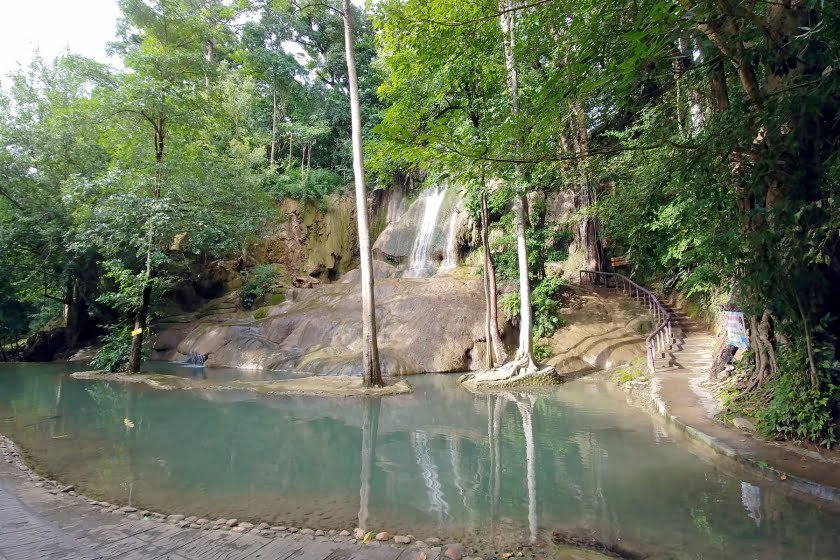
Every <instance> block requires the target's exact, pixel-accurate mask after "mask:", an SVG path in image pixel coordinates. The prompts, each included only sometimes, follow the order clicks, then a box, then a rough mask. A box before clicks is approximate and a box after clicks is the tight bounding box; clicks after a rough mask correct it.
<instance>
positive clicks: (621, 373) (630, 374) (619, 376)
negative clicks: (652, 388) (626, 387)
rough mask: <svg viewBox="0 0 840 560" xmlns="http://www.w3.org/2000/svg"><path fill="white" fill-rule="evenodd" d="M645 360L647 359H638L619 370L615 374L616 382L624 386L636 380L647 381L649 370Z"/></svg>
mask: <svg viewBox="0 0 840 560" xmlns="http://www.w3.org/2000/svg"><path fill="white" fill-rule="evenodd" d="M644 360H645V358H643V357H641V358H636V359H633V360H632V361H631V362H630V363H629V364H627V365H626V366H624V367H621V368H618V369H617V370H616V371H615V373H614V374H613V376H614V377H615V379H616V381H618V383H620V384H622V385H623V384H624V383H627V382H628V381H633V380H635V379H646V378H647V369H646V364H645V362H644Z"/></svg>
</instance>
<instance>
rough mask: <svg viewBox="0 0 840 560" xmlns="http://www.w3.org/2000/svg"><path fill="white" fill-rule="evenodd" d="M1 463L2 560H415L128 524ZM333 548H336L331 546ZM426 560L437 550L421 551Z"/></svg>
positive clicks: (410, 551) (286, 540) (340, 540)
mask: <svg viewBox="0 0 840 560" xmlns="http://www.w3.org/2000/svg"><path fill="white" fill-rule="evenodd" d="M36 484H37V483H36V482H34V481H33V480H32V479H31V478H30V475H29V473H28V472H27V471H25V470H21V468H20V467H19V466H16V465H15V464H10V463H7V462H6V461H0V560H98V559H112V558H113V559H120V560H153V559H159V560H291V559H292V558H294V559H295V560H363V559H364V560H416V559H417V558H418V557H420V550H419V549H418V548H417V547H416V546H415V545H413V544H412V545H408V546H400V545H395V544H390V543H378V542H373V543H371V544H368V545H362V544H360V543H350V542H349V537H348V538H344V537H339V536H333V537H328V536H323V537H316V536H313V535H300V534H288V533H287V534H279V535H277V536H274V537H271V538H267V537H263V536H259V535H251V534H244V533H235V532H231V531H222V530H215V529H214V530H201V529H190V528H185V529H182V528H179V527H178V526H176V525H171V524H167V523H160V522H155V521H146V520H142V519H129V518H128V517H126V516H125V515H115V514H113V513H103V512H102V511H101V508H98V507H94V506H90V505H88V503H87V501H86V500H84V499H83V498H81V497H75V496H70V495H68V494H64V493H60V492H58V493H56V494H52V493H50V492H49V491H47V490H46V489H45V488H44V487H38V486H36ZM336 541H337V542H336ZM423 552H424V553H425V554H426V556H425V557H426V558H428V560H438V559H439V558H442V554H441V549H440V547H434V548H424V549H423Z"/></svg>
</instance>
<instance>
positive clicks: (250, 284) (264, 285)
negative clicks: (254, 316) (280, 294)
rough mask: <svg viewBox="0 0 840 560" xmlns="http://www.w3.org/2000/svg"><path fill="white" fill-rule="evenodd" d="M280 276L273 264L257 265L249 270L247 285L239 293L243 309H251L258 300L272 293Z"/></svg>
mask: <svg viewBox="0 0 840 560" xmlns="http://www.w3.org/2000/svg"><path fill="white" fill-rule="evenodd" d="M278 275H279V272H278V270H277V268H276V267H275V266H274V265H271V264H261V265H257V266H255V267H254V268H252V269H251V270H249V271H248V276H247V278H246V279H245V284H244V285H243V286H242V289H241V290H240V291H239V301H241V302H242V307H243V308H245V309H251V308H252V307H253V306H254V303H255V302H256V301H257V300H260V299H262V298H263V297H265V295H266V294H268V293H270V292H272V291H273V290H274V284H275V283H276V282H277V276H278Z"/></svg>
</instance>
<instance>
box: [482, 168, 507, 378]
mask: <svg viewBox="0 0 840 560" xmlns="http://www.w3.org/2000/svg"><path fill="white" fill-rule="evenodd" d="M481 246H482V248H483V249H484V297H485V311H486V313H485V329H484V330H485V335H486V336H487V362H488V369H489V368H491V367H493V366H494V365H496V364H497V363H499V364H501V363H504V362H506V361H507V358H508V356H507V352H506V351H505V347H504V345H503V344H502V337H501V336H500V335H499V308H498V297H497V291H496V267H495V265H494V263H493V254H492V253H491V252H490V218H489V212H488V211H487V189H486V185H485V182H484V172H483V171H482V173H481Z"/></svg>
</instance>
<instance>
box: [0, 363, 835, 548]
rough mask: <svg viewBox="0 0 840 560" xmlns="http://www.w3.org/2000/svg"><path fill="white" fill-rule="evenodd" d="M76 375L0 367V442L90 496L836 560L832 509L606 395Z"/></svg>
mask: <svg viewBox="0 0 840 560" xmlns="http://www.w3.org/2000/svg"><path fill="white" fill-rule="evenodd" d="M72 369H78V366H76V367H75V368H73V367H71V366H63V365H40V366H24V367H14V366H13V367H0V432H3V433H5V434H7V435H9V436H11V437H12V438H14V439H15V440H17V441H18V442H19V443H20V444H21V446H22V448H23V449H24V451H25V452H26V454H27V455H28V457H29V458H30V459H31V460H32V461H33V462H34V464H35V465H36V467H37V468H38V469H39V470H40V471H41V472H43V473H45V474H47V475H48V476H50V477H54V478H57V479H59V480H64V481H68V482H73V483H74V484H75V485H76V487H77V488H78V489H79V490H80V491H82V492H84V493H85V494H87V495H90V496H92V497H95V498H97V499H105V500H108V501H112V502H118V503H129V502H131V504H132V505H134V506H135V507H140V508H144V509H150V510H157V511H164V512H169V513H174V512H180V513H186V514H194V515H198V516H203V517H226V518H227V517H237V518H239V519H250V520H260V521H262V520H265V521H268V522H270V523H272V524H280V525H295V526H298V527H306V526H309V527H313V528H325V529H329V528H334V529H352V528H353V527H356V526H358V527H362V528H363V529H365V530H371V531H374V532H375V531H377V530H388V531H390V532H392V533H397V534H413V535H415V536H417V538H420V539H422V538H426V537H430V536H439V537H441V538H445V539H453V540H459V541H462V542H464V543H465V544H467V545H471V546H474V547H475V548H477V549H479V550H506V549H509V547H512V546H518V545H524V546H534V547H536V549H537V550H538V551H539V552H538V554H537V556H538V557H540V558H548V557H551V554H552V553H553V552H552V551H554V550H555V547H556V549H557V550H559V548H560V547H559V546H558V545H559V544H571V545H573V546H576V547H581V546H582V547H584V548H588V549H590V550H592V551H597V552H600V553H602V554H605V555H607V556H609V555H610V554H612V555H613V556H616V557H630V558H634V557H645V558H686V559H687V558H691V559H697V558H709V559H718V558H733V559H735V558H738V559H740V558H757V557H760V556H761V557H766V558H809V559H810V558H813V559H816V558H832V557H836V550H837V547H838V546H839V545H840V536H839V535H838V534H837V531H836V530H835V528H836V526H837V522H838V520H840V517H838V516H837V515H836V514H834V513H832V512H830V511H828V510H827V509H826V508H820V507H818V506H817V505H816V504H813V503H810V502H807V501H804V500H800V499H799V498H798V497H795V496H791V495H790V494H788V493H787V492H785V491H783V490H782V489H780V488H779V486H778V485H776V484H771V483H769V482H767V481H764V480H762V479H758V478H757V477H755V476H753V475H752V473H750V472H742V471H741V470H740V468H739V467H737V466H736V465H735V464H734V463H729V462H728V461H725V460H723V459H720V458H716V459H710V458H709V457H708V456H706V455H704V454H698V453H695V451H694V448H692V447H691V446H689V445H686V443H685V442H684V441H682V437H681V436H680V435H678V434H674V433H671V432H670V430H669V429H667V428H666V427H664V425H662V424H660V423H658V422H655V421H653V420H652V419H651V418H650V417H649V416H647V415H646V414H644V413H641V412H639V411H637V410H635V409H632V408H630V407H628V406H627V404H626V403H625V402H623V400H622V398H623V397H617V396H616V395H614V394H613V393H612V392H611V391H610V390H609V388H608V386H606V385H602V384H598V383H593V382H584V383H569V384H566V385H564V386H562V387H559V388H551V389H545V390H539V391H533V392H522V391H510V392H504V393H497V394H492V395H473V394H470V393H467V392H464V391H462V390H460V388H458V387H457V385H456V383H455V379H454V377H450V376H431V375H430V376H422V377H415V378H412V380H411V382H412V384H413V385H414V386H415V392H414V393H413V394H411V395H405V396H400V397H392V398H387V399H384V400H379V399H370V398H344V399H335V398H316V397H302V396H277V397H270V398H263V397H258V396H255V395H253V394H246V393H235V392H212V393H211V392H208V393H207V394H202V393H192V392H178V391H155V390H153V389H151V388H148V387H146V386H143V385H120V384H111V383H105V382H92V381H79V380H71V379H68V378H67V377H66V376H65V375H64V374H66V373H67V372H68V371H71V370H72ZM193 369H195V368H193ZM207 372H208V374H209V375H213V374H214V372H213V371H212V370H207ZM239 374H240V375H241V376H252V375H271V374H272V373H271V372H241V371H240V372H239ZM224 375H233V372H228V373H225V374H224ZM554 543H557V544H554ZM622 555H623V556H622ZM634 555H635V556H634Z"/></svg>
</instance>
